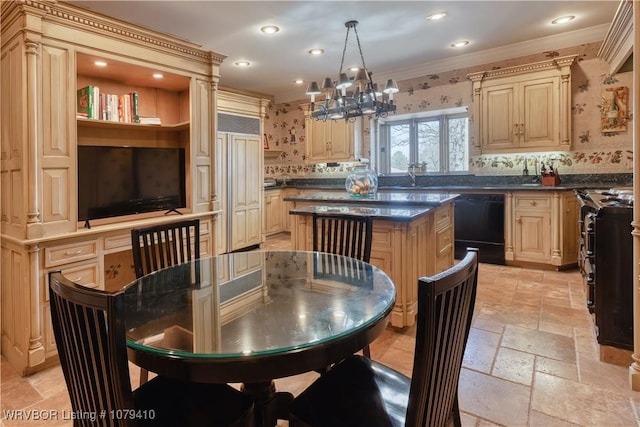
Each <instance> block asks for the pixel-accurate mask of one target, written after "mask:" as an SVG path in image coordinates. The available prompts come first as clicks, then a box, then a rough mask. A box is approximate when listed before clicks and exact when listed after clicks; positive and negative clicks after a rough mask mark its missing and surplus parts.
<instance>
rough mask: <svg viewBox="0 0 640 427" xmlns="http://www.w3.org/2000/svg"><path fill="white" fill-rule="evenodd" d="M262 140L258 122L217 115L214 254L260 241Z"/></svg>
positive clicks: (229, 115)
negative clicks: (218, 210)
mask: <svg viewBox="0 0 640 427" xmlns="http://www.w3.org/2000/svg"><path fill="white" fill-rule="evenodd" d="M262 150H263V148H262V138H261V137H260V120H259V119H258V118H255V117H246V116H239V115H233V114H227V113H219V114H218V137H217V140H216V185H215V187H216V193H215V194H216V197H217V198H218V200H219V202H220V206H221V207H222V212H221V213H220V214H219V215H218V220H217V222H216V249H217V250H216V253H218V254H220V253H226V252H232V251H237V250H242V249H245V248H249V247H252V246H256V245H259V244H260V243H261V240H262V198H263V189H262V183H263V176H262V175H263V171H262Z"/></svg>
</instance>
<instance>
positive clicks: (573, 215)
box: [505, 191, 578, 268]
mask: <svg viewBox="0 0 640 427" xmlns="http://www.w3.org/2000/svg"><path fill="white" fill-rule="evenodd" d="M577 221H578V207H577V201H576V198H575V196H574V195H573V193H572V192H570V191H557V192H546V191H545V192H541V191H528V192H527V191H523V192H516V193H507V194H506V201H505V222H506V227H505V228H506V232H505V259H506V261H507V263H509V262H511V263H519V262H522V263H536V264H546V265H551V266H555V267H558V268H559V267H564V266H568V265H573V264H575V263H576V262H577V257H578V252H577V234H576V227H577Z"/></svg>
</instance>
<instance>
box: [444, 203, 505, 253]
mask: <svg viewBox="0 0 640 427" xmlns="http://www.w3.org/2000/svg"><path fill="white" fill-rule="evenodd" d="M454 206H455V217H454V218H455V219H454V221H455V241H456V246H455V257H456V259H462V258H463V257H464V255H465V253H466V250H467V248H468V247H474V248H478V249H479V250H480V252H479V254H478V260H479V261H480V262H485V263H489V264H501V265H504V194H461V195H460V197H458V198H457V199H455V201H454Z"/></svg>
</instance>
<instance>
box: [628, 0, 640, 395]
mask: <svg viewBox="0 0 640 427" xmlns="http://www.w3.org/2000/svg"><path fill="white" fill-rule="evenodd" d="M633 27H634V28H636V29H640V2H638V1H634V2H633ZM633 38H634V41H633V50H634V52H633V116H634V118H635V120H633V193H634V194H640V179H639V175H638V174H640V165H638V161H639V159H638V153H640V139H639V138H640V127H639V124H638V118H637V116H636V111H638V109H639V108H640V75H639V73H640V49H639V47H640V31H635V32H634V35H633ZM631 226H632V228H633V230H632V232H631V234H632V235H633V261H634V262H633V277H634V282H633V289H634V292H633V313H634V315H633V355H632V356H631V358H632V359H633V363H631V366H630V367H629V382H630V384H631V389H632V390H635V391H640V265H639V262H640V207H639V206H638V204H637V203H636V204H635V205H634V207H633V222H632V223H631Z"/></svg>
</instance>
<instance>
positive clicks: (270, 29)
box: [260, 25, 280, 34]
mask: <svg viewBox="0 0 640 427" xmlns="http://www.w3.org/2000/svg"><path fill="white" fill-rule="evenodd" d="M260 31H262V32H263V33H265V34H275V33H277V32H278V31H280V27H278V26H277V25H265V26H264V27H262V28H260Z"/></svg>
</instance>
